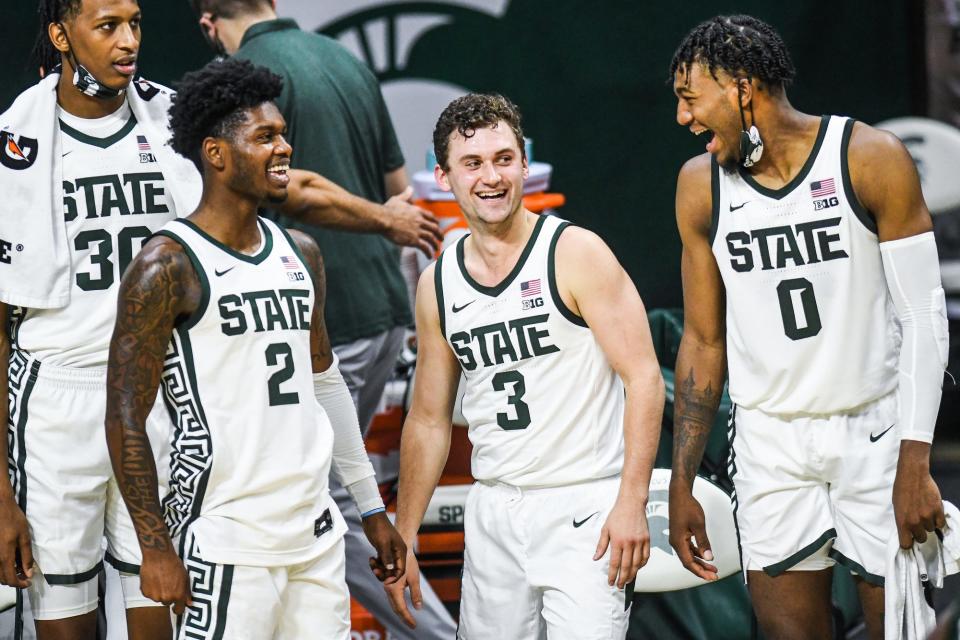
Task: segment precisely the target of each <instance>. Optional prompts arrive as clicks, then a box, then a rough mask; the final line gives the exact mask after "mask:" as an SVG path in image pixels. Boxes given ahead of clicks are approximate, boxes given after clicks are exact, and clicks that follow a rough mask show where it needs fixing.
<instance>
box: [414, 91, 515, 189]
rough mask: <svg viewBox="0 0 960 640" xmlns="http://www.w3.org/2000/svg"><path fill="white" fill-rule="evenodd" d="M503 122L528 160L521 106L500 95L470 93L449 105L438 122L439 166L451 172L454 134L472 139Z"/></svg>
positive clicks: (435, 133) (435, 140)
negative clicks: (449, 162)
mask: <svg viewBox="0 0 960 640" xmlns="http://www.w3.org/2000/svg"><path fill="white" fill-rule="evenodd" d="M501 120H503V121H504V122H506V123H507V125H509V127H510V130H511V131H513V135H514V136H515V137H516V138H517V144H518V145H519V146H520V153H521V154H522V155H523V156H524V157H526V150H525V147H524V144H523V130H522V129H521V128H520V111H519V110H518V109H517V105H515V104H513V103H512V102H510V100H509V99H507V98H505V97H503V96H502V95H500V94H499V93H469V94H467V95H465V96H462V97H460V98H457V99H456V100H454V101H453V102H451V103H450V104H448V105H447V108H446V109H444V110H443V113H441V114H440V119H439V120H437V126H436V127H434V129H433V152H434V154H435V155H436V156H437V163H438V164H439V165H440V166H441V167H442V168H443V169H444V170H445V171H446V170H447V168H448V166H447V161H448V160H449V147H450V136H451V135H452V134H453V132H454V131H456V132H457V133H459V134H460V135H461V136H463V137H464V138H472V137H473V135H474V134H475V133H476V131H477V129H488V128H493V127H496V126H497V125H498V124H499V123H500V121H501Z"/></svg>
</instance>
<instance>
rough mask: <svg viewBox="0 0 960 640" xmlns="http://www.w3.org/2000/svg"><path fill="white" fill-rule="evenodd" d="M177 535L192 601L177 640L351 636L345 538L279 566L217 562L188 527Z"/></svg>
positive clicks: (340, 638) (339, 639) (296, 639)
mask: <svg viewBox="0 0 960 640" xmlns="http://www.w3.org/2000/svg"><path fill="white" fill-rule="evenodd" d="M183 536H184V538H183V540H181V550H182V551H181V557H182V558H183V562H184V565H186V567H187V574H188V577H189V584H190V596H191V598H192V599H193V605H191V606H190V607H188V608H187V610H186V611H185V612H184V614H183V615H181V616H180V617H179V618H178V619H177V629H176V633H175V634H174V637H175V638H176V639H177V640H225V639H226V640H303V639H305V638H318V639H319V638H323V639H324V640H349V638H350V594H349V592H348V591H347V582H346V578H345V576H344V571H345V569H344V567H345V562H344V543H343V538H342V537H341V538H340V539H339V540H337V542H336V543H335V544H334V545H333V546H332V547H330V548H329V549H326V550H324V551H323V553H321V554H320V555H319V556H318V557H317V558H315V559H313V560H310V561H308V562H303V563H300V564H294V565H289V566H282V567H251V566H243V565H232V564H215V563H212V562H207V561H205V560H204V559H203V549H201V548H200V546H199V544H198V543H197V540H196V538H194V536H193V534H192V533H191V532H190V530H189V529H188V530H187V531H186V532H185V533H184V534H183Z"/></svg>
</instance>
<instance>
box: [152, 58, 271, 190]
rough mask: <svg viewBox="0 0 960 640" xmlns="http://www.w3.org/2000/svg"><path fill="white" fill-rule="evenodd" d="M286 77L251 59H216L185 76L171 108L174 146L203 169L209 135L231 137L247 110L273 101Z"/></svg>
mask: <svg viewBox="0 0 960 640" xmlns="http://www.w3.org/2000/svg"><path fill="white" fill-rule="evenodd" d="M282 90H283V78H281V77H280V76H278V75H277V74H275V73H273V72H272V71H270V70H269V69H267V68H266V67H258V66H256V65H254V64H253V63H251V62H250V61H248V60H237V59H235V58H230V59H228V60H224V61H222V62H220V61H214V62H211V63H209V64H207V66H205V67H203V68H202V69H198V70H197V71H191V72H190V73H188V74H186V75H184V76H183V79H182V80H181V81H180V83H179V84H178V85H177V94H176V95H175V96H174V97H173V104H172V105H171V107H170V130H171V131H172V132H173V137H172V138H171V139H170V146H172V147H173V150H174V151H176V152H177V153H179V154H180V155H182V156H184V157H186V158H188V159H189V160H191V161H193V164H195V165H197V168H198V169H200V172H201V173H202V172H203V166H202V164H201V162H200V147H201V144H202V143H203V140H204V139H205V138H207V137H210V136H212V137H215V138H229V137H230V136H231V135H232V134H233V133H234V129H235V128H236V126H237V125H239V124H241V123H243V122H244V120H245V118H246V113H245V110H246V109H249V108H251V107H256V106H259V105H261V104H263V103H264V102H270V101H271V100H274V99H275V98H276V97H277V96H279V95H280V92H281V91H282Z"/></svg>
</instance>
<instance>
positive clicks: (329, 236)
mask: <svg viewBox="0 0 960 640" xmlns="http://www.w3.org/2000/svg"><path fill="white" fill-rule="evenodd" d="M191 2H192V4H193V6H194V9H195V10H196V12H197V14H198V15H199V16H200V26H201V28H202V29H203V32H204V34H205V36H206V37H207V39H208V40H209V42H210V43H211V45H212V46H213V47H214V48H215V49H216V50H217V51H218V52H220V53H221V54H223V55H232V56H235V57H237V58H243V59H247V60H250V61H251V62H253V63H255V64H258V65H262V66H266V67H268V68H269V69H270V70H272V71H273V72H274V73H277V74H279V75H280V76H282V77H283V81H284V88H283V93H282V94H281V96H280V98H279V99H278V100H277V101H276V102H277V106H278V107H279V108H280V111H281V112H282V113H283V116H284V118H285V119H286V121H287V127H288V135H287V139H288V140H289V141H290V143H291V144H292V145H293V160H292V163H291V166H292V167H294V168H298V169H307V170H310V171H314V172H316V173H318V174H320V175H322V176H323V177H324V178H327V179H329V180H331V181H332V182H334V183H336V184H338V185H340V186H341V187H343V188H344V189H346V190H347V191H349V192H350V193H352V194H354V195H355V196H359V197H362V198H364V199H366V200H367V201H371V202H372V203H380V202H383V201H384V200H386V199H387V197H388V196H394V198H392V199H391V201H390V202H391V203H394V204H398V202H397V201H398V200H401V201H402V200H405V199H407V198H409V196H410V193H412V192H411V191H410V190H409V189H408V183H407V177H406V172H405V171H404V168H403V164H404V161H403V155H402V154H401V152H400V147H399V144H398V143H397V137H396V134H395V133H394V130H393V125H392V123H391V122H390V116H389V114H388V113H387V108H386V105H385V104H384V101H383V97H382V95H381V94H380V86H379V84H378V82H377V79H376V77H375V76H374V75H373V73H372V72H371V71H370V69H368V68H367V67H366V66H365V65H364V64H363V63H362V62H360V61H359V60H358V59H357V58H356V57H355V56H354V55H353V54H351V53H350V52H349V51H348V50H347V49H345V48H344V47H343V46H341V45H340V44H339V43H337V42H336V41H334V40H332V39H330V38H328V37H326V36H321V35H318V34H315V33H308V32H304V31H301V30H300V28H299V27H298V26H297V23H296V22H294V21H293V20H285V19H278V18H277V15H276V12H275V2H274V0H191ZM398 194H400V195H399V196H398ZM388 204H389V203H388ZM403 204H404V205H405V206H407V207H409V206H411V205H407V204H406V203H403ZM406 213H407V214H409V212H406ZM422 215H423V216H424V217H425V219H429V221H430V223H431V224H432V226H431V225H428V224H424V225H423V228H422V229H421V233H420V234H419V238H417V237H414V238H410V237H409V234H407V236H403V237H401V236H398V235H396V234H394V233H391V231H390V230H389V229H387V228H379V226H381V225H387V226H389V220H387V221H386V222H382V221H381V225H378V224H377V223H376V222H374V223H371V224H369V225H367V226H363V224H361V223H360V222H358V221H357V220H356V219H352V220H351V221H350V224H349V225H341V226H340V229H331V228H322V229H321V228H319V227H314V226H309V225H303V224H301V223H298V222H296V221H293V220H290V219H285V218H283V217H280V219H279V222H280V223H281V224H283V225H285V226H288V227H296V228H299V229H302V230H303V231H305V232H307V233H309V234H310V235H311V236H313V237H314V238H315V239H316V240H317V243H318V244H319V245H320V250H321V251H322V253H323V260H324V265H325V268H326V274H327V303H326V321H327V333H328V334H329V335H330V340H331V342H332V344H333V347H334V351H335V352H336V353H337V355H338V356H339V358H340V370H341V372H342V373H343V376H344V378H345V379H346V381H347V385H348V386H349V387H350V391H351V393H352V394H353V396H354V401H355V402H356V403H357V409H358V411H357V413H358V416H359V419H360V425H361V427H362V428H366V427H367V425H368V424H369V421H370V419H371V418H372V417H373V413H374V411H375V408H376V406H377V404H378V403H379V400H380V397H381V395H382V393H383V388H384V385H385V384H386V381H387V378H388V377H389V375H390V372H391V371H392V370H393V367H394V366H395V363H396V359H397V355H398V354H399V352H400V349H401V347H402V340H403V335H404V328H405V327H406V326H407V325H410V324H412V322H413V318H412V315H411V306H410V300H409V299H408V296H407V289H406V285H405V283H404V281H403V278H402V276H401V274H400V260H399V251H398V249H397V247H396V246H395V245H394V244H393V243H391V242H390V240H388V239H387V238H390V239H392V240H394V241H398V242H400V243H401V244H407V245H410V246H418V247H420V248H421V249H423V250H425V251H432V250H433V247H434V246H435V242H436V240H438V239H439V228H438V227H437V226H436V222H435V220H433V219H432V217H430V218H427V216H429V214H426V213H423V214H422ZM370 217H371V218H372V219H373V220H374V221H376V220H377V216H376V215H373V214H372V215H371V216H370ZM427 227H429V228H427ZM341 229H351V230H352V231H357V230H360V231H366V232H368V233H355V232H348V231H344V230H341ZM414 235H416V234H414ZM384 236H386V237H384ZM340 492H342V490H341V491H340ZM340 492H338V491H334V492H333V495H334V497H336V498H337V501H338V503H340V502H341V499H340V498H342V497H345V496H339V495H338V493H340ZM341 510H342V511H343V513H344V516H345V517H346V519H347V522H348V524H349V525H350V529H351V530H350V532H348V534H347V537H346V543H347V582H348V583H349V586H350V591H351V593H352V594H353V596H354V597H356V598H357V599H358V600H360V602H361V603H363V605H364V606H366V607H367V609H369V610H370V611H371V612H372V613H373V614H374V615H375V616H376V617H377V618H378V619H379V620H380V621H381V622H382V623H384V624H386V625H387V626H388V627H389V628H390V630H391V632H392V633H393V636H395V637H397V638H414V637H415V638H426V639H432V638H436V639H438V640H439V639H440V638H451V637H453V636H454V635H455V633H456V627H455V625H454V623H453V620H452V619H451V618H450V616H449V614H448V613H447V612H446V610H445V609H444V608H443V605H442V604H441V603H440V601H439V599H438V598H437V597H436V595H435V594H434V593H433V592H432V591H430V589H429V587H427V589H426V590H425V591H424V593H423V596H424V598H423V604H424V606H423V609H422V610H421V611H418V612H416V618H417V629H416V632H415V633H414V632H413V631H411V630H410V629H407V628H406V626H404V625H403V624H401V623H400V621H399V618H397V617H396V615H395V614H394V613H393V612H392V610H391V609H390V606H389V604H388V602H387V600H386V597H385V595H384V591H383V588H382V587H381V586H380V585H379V584H378V583H377V582H376V579H375V578H374V577H373V575H372V573H371V572H370V571H369V569H367V557H368V556H370V555H373V554H371V553H369V549H368V548H367V547H366V546H364V545H366V544H367V543H366V542H365V539H364V538H363V535H362V533H360V523H359V519H358V518H356V517H355V515H354V513H353V512H355V509H352V508H351V507H347V508H344V509H341ZM361 547H362V548H361ZM371 580H372V582H371Z"/></svg>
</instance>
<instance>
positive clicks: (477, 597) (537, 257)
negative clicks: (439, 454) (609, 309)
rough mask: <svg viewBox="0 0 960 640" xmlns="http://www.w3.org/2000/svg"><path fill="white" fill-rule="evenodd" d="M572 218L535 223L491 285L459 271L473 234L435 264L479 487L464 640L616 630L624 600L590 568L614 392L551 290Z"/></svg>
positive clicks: (608, 493)
mask: <svg viewBox="0 0 960 640" xmlns="http://www.w3.org/2000/svg"><path fill="white" fill-rule="evenodd" d="M568 224H569V223H567V222H564V221H562V220H560V219H559V218H555V217H548V216H543V217H541V218H539V219H538V220H537V223H536V226H535V227H534V230H533V233H532V235H531V237H530V239H529V241H528V242H527V245H526V247H525V248H524V250H523V253H522V254H521V256H520V258H519V260H518V261H517V264H516V266H515V267H514V269H513V270H512V271H511V272H510V274H509V275H507V277H506V278H504V280H503V281H502V282H500V283H499V284H497V285H495V286H484V285H481V284H480V283H478V282H477V281H476V280H475V279H474V278H473V277H472V276H471V275H470V273H469V272H468V271H467V268H466V266H465V261H464V246H465V241H466V240H467V239H468V238H469V236H466V237H465V238H463V239H461V240H460V241H459V242H458V243H457V244H456V245H453V246H451V247H450V248H449V249H447V250H446V251H444V253H443V254H442V255H441V257H440V258H439V259H438V261H437V264H436V267H435V287H436V292H437V304H438V306H439V309H440V324H441V328H442V331H443V335H444V337H445V338H446V340H447V342H448V344H449V345H450V348H451V349H452V350H453V352H454V354H455V355H456V357H457V359H458V360H459V362H460V367H461V369H462V371H463V375H464V379H465V382H464V389H465V391H464V396H463V406H462V412H463V416H464V417H465V418H466V420H467V424H468V427H469V436H470V441H471V442H472V444H473V458H472V471H473V475H474V477H475V478H476V479H477V480H478V482H477V483H476V484H475V485H474V487H473V488H472V489H471V492H470V495H469V497H468V499H467V505H466V512H465V522H464V529H465V533H466V552H465V558H464V572H463V595H462V603H461V617H460V628H459V632H458V633H459V635H458V637H461V638H469V639H470V640H475V639H478V638H491V639H493V638H505V637H511V638H513V637H524V638H528V637H529V638H535V637H538V636H540V635H541V634H543V633H548V634H551V635H552V634H557V633H561V631H562V633H564V634H568V635H570V636H571V637H577V638H604V639H607V638H623V637H624V635H625V634H626V623H627V606H625V604H627V605H628V604H629V599H630V597H629V595H625V594H624V592H623V591H620V590H618V589H616V588H615V587H610V586H608V585H607V581H606V571H607V567H608V564H607V563H606V562H594V561H593V553H594V552H595V550H596V546H597V541H598V540H599V537H600V529H601V527H602V526H603V523H604V522H605V521H606V518H607V515H608V514H609V511H610V509H611V508H612V507H613V504H614V502H615V500H616V496H617V491H618V489H619V484H620V483H619V474H620V471H621V469H622V467H623V451H624V449H623V411H624V389H623V383H622V381H621V380H620V378H619V376H618V375H617V374H616V372H615V371H614V370H613V369H612V368H611V366H610V364H609V362H608V361H607V359H606V356H605V355H604V354H603V351H602V350H601V349H600V345H599V343H598V342H597V339H596V337H595V336H594V334H593V332H592V331H591V330H590V328H589V327H588V326H587V325H586V323H585V322H584V321H583V319H582V318H580V317H579V316H577V315H575V314H574V313H573V312H572V311H571V310H570V309H568V308H567V307H566V305H565V304H564V303H563V301H562V300H561V298H560V296H559V293H558V289H557V283H556V277H555V251H556V244H557V241H558V240H559V238H560V234H561V233H562V232H563V230H564V228H565V227H567V226H568ZM625 601H626V603H625ZM571 602H576V603H577V606H571Z"/></svg>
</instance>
